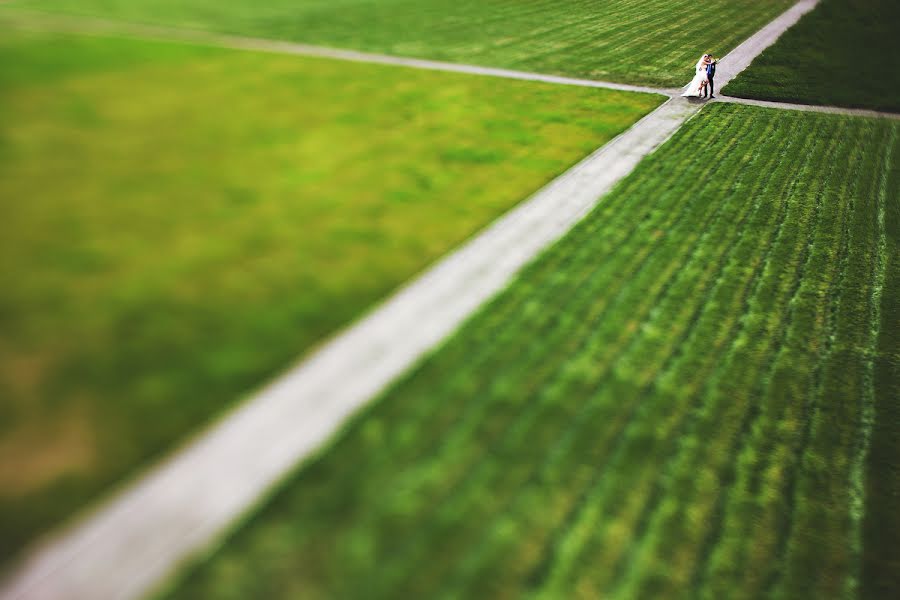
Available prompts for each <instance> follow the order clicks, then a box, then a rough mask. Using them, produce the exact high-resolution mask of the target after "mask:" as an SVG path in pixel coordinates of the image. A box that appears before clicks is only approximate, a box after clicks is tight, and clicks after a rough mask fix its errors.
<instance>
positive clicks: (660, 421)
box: [171, 104, 900, 600]
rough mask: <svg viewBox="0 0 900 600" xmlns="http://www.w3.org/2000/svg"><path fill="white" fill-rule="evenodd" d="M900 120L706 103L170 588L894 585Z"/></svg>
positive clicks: (479, 590) (330, 591)
mask: <svg viewBox="0 0 900 600" xmlns="http://www.w3.org/2000/svg"><path fill="white" fill-rule="evenodd" d="M898 130H900V123H896V122H891V121H886V120H864V119H852V118H847V117H838V116H831V115H820V114H812V113H799V112H788V111H771V110H766V109H759V108H753V107H742V106H736V105H722V104H715V105H711V106H708V107H706V108H705V109H704V110H703V111H702V113H700V115H699V116H698V117H696V118H694V119H693V120H692V121H690V122H689V123H688V124H687V125H686V126H685V127H684V128H683V129H682V130H681V131H680V132H679V133H677V134H676V136H675V137H674V138H673V139H672V140H671V141H670V142H668V143H667V144H666V145H665V146H664V147H663V148H662V149H661V150H659V151H658V152H656V153H655V154H653V155H651V156H650V157H649V158H648V159H646V160H645V161H644V162H643V163H642V164H641V165H640V166H639V167H638V168H637V170H636V171H635V172H634V173H633V174H632V175H630V176H629V177H628V178H627V179H626V180H625V181H624V182H623V183H622V184H620V185H619V186H618V187H617V188H616V190H615V191H614V192H613V193H612V194H611V195H609V196H608V197H607V198H606V199H605V200H604V201H603V202H602V204H601V205H600V206H599V207H598V208H597V209H596V210H595V211H594V212H593V213H592V214H591V215H590V216H589V217H587V218H586V219H585V220H584V221H583V222H582V223H581V224H580V225H578V226H577V227H576V228H575V229H574V230H573V231H572V232H571V233H570V234H569V235H567V236H566V237H565V238H564V239H563V240H562V241H561V242H559V243H558V244H556V245H555V246H554V247H552V248H551V249H550V250H549V251H547V252H546V253H545V254H544V255H543V256H542V257H541V258H540V259H539V260H537V261H536V262H535V263H534V264H532V265H531V266H530V267H529V268H527V269H526V270H525V271H524V273H523V274H522V275H521V276H520V277H519V279H518V280H517V281H516V282H515V283H514V284H513V285H512V286H511V287H510V288H509V289H508V290H507V291H505V292H504V293H502V294H501V295H500V296H499V297H498V298H497V299H495V300H494V301H493V302H491V303H490V305H489V306H487V307H486V308H485V309H484V310H482V311H481V312H480V313H479V314H478V315H476V316H475V317H474V318H473V319H472V320H471V321H470V322H469V323H468V324H467V325H466V326H465V327H464V328H463V329H462V330H461V331H460V332H459V333H458V334H457V335H456V336H455V337H453V338H452V339H451V340H450V341H449V342H447V343H446V344H445V345H444V346H443V347H442V348H440V349H439V350H437V351H435V352H434V353H433V355H432V356H430V357H429V358H428V359H427V360H426V361H425V362H424V363H423V364H422V365H421V366H420V367H419V368H417V369H416V370H415V371H413V372H412V373H411V374H409V375H408V376H407V377H405V378H404V379H403V381H401V382H399V383H398V384H397V385H396V386H394V387H393V389H392V390H390V391H389V392H388V393H387V394H386V395H385V396H384V397H383V398H381V399H380V400H379V401H378V402H376V403H374V404H373V405H372V406H371V407H370V408H369V409H367V410H366V411H365V413H364V414H362V415H361V416H359V417H358V418H357V419H355V420H354V421H353V422H352V423H351V424H350V425H349V426H348V427H347V428H346V429H345V430H344V432H343V433H342V434H341V435H340V436H339V438H338V439H337V440H336V441H335V443H334V444H333V445H332V446H331V447H330V448H328V449H326V450H324V451H323V452H322V453H321V454H320V456H319V457H317V458H316V459H315V460H313V461H311V463H310V464H308V465H306V466H305V467H304V468H302V469H301V470H300V471H299V472H298V473H297V474H296V475H295V476H294V477H293V478H292V479H291V480H290V481H289V482H288V483H287V484H286V485H285V486H284V487H283V489H281V490H280V491H279V492H278V493H276V494H275V495H274V496H273V497H272V499H271V500H270V501H269V502H268V503H267V504H266V505H265V506H264V507H263V508H262V510H261V512H260V513H259V514H257V515H256V516H255V517H253V518H251V519H250V521H249V522H248V523H247V524H245V525H244V526H243V527H241V528H240V529H239V530H238V531H237V533H236V534H235V535H234V536H233V537H232V538H231V539H230V540H228V541H227V542H226V543H225V544H224V546H223V547H221V548H220V549H218V551H216V552H215V554H214V555H213V556H212V557H211V558H210V559H209V560H208V561H206V562H203V563H202V564H200V565H199V566H198V567H197V568H196V570H194V571H193V572H192V573H191V574H190V575H189V576H188V577H187V579H186V580H185V581H183V582H181V583H180V584H179V586H178V587H177V589H176V590H175V591H174V592H171V597H174V598H185V599H189V598H190V599H197V598H216V599H219V600H222V599H229V598H235V599H238V598H274V597H283V598H456V597H468V598H519V597H523V596H527V597H534V598H548V599H551V598H600V597H603V598H622V599H631V598H686V599H687V598H690V599H694V598H700V599H710V600H712V599H720V598H726V597H727V598H761V597H767V598H783V599H800V598H810V599H820V598H839V597H847V598H852V597H857V596H859V595H861V594H862V595H866V596H867V597H871V598H888V597H894V596H895V595H896V592H897V591H898V590H900V586H898V582H897V571H896V569H894V570H893V571H891V570H890V567H891V566H892V565H896V560H897V556H898V551H897V547H896V544H895V543H894V541H895V540H896V539H897V534H898V528H897V524H898V522H897V516H896V492H897V489H898V485H900V478H898V473H897V467H896V449H897V446H898V433H897V428H896V418H897V417H896V415H897V406H896V404H897V398H898V393H897V392H898V385H900V331H898V327H897V324H898V322H900V320H898V315H900V303H898V298H900V293H898V292H900V205H898V198H900V178H898V175H900V171H898V166H900V142H898V133H900V131H898ZM775 132H778V135H774V133H775ZM795 157H796V158H795ZM867 450H869V451H870V452H871V460H869V461H866V460H865V456H866V451H867ZM892 498H893V499H894V500H891V499H892ZM863 515H864V517H863ZM892 540H894V541H892ZM860 573H862V574H863V575H862V577H860V575H859V574H860ZM879 586H880V587H879Z"/></svg>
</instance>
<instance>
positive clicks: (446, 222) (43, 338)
mask: <svg viewBox="0 0 900 600" xmlns="http://www.w3.org/2000/svg"><path fill="white" fill-rule="evenodd" d="M0 64H2V65H3V67H2V68H0V203H2V204H0V206H2V212H3V219H2V220H0V290H2V293H0V531H2V535H0V557H2V558H8V557H10V556H11V555H12V554H13V553H15V552H16V551H17V550H19V549H21V547H22V545H23V544H24V543H25V542H27V541H28V540H30V539H31V538H32V537H33V536H34V535H36V534H37V533H39V532H41V531H44V530H45V529H46V528H48V527H49V526H51V525H54V524H55V523H58V522H59V521H60V520H61V519H63V518H65V517H66V516H68V515H69V514H71V513H72V511H73V510H75V509H77V508H79V507H80V506H82V505H83V504H84V503H85V502H87V501H88V500H90V499H91V498H93V497H95V496H96V494H98V493H99V492H100V491H102V490H103V489H105V488H107V487H108V486H109V485H110V484H111V483H113V482H115V481H117V480H119V479H120V478H122V477H123V476H124V475H126V474H127V473H129V471H130V470H132V469H133V468H135V467H136V466H138V465H142V464H144V463H145V461H146V460H147V459H149V458H150V457H153V456H155V455H157V454H158V453H160V452H161V451H163V450H165V449H167V448H169V447H170V446H171V444H172V443H173V442H176V441H177V440H179V439H181V438H182V437H183V436H184V435H186V434H188V433H189V432H192V431H195V430H196V429H197V427H198V426H200V425H202V424H203V423H204V422H205V421H206V420H208V419H209V418H210V417H211V416H214V415H216V414H217V413H219V412H220V411H221V410H222V409H223V408H224V407H226V406H228V405H229V404H231V403H233V402H234V401H235V400H236V399H238V398H240V397H241V396H242V395H244V394H246V393H248V392H249V391H251V390H252V389H253V388H254V387H256V386H258V385H259V384H260V383H261V382H263V381H265V380H266V378H268V377H270V376H272V375H273V374H275V373H277V372H278V371H280V370H282V369H284V368H285V367H286V366H288V365H289V364H290V363H291V362H292V361H294V360H296V359H297V358H299V357H300V356H301V355H302V354H303V353H304V352H305V351H307V350H308V349H310V348H311V347H312V346H313V345H314V344H315V343H316V342H318V341H319V340H322V339H323V337H324V336H326V335H328V334H329V333H331V332H333V331H335V329H336V328H338V327H340V326H341V325H343V324H346V323H347V322H348V321H350V320H351V319H353V318H354V317H356V316H358V315H359V314H360V313H361V312H362V311H364V310H365V309H366V308H367V307H370V306H372V304H373V303H374V302H375V301H377V300H378V299H380V298H383V297H384V296H385V295H386V294H388V293H389V292H390V291H391V290H392V289H394V288H396V287H397V286H398V285H399V284H401V283H403V282H404V281H406V280H407V279H409V278H410V277H411V276H413V275H414V274H416V273H417V272H419V271H421V270H422V269H423V268H424V267H426V266H427V265H428V264H429V263H431V262H432V261H434V260H435V259H437V258H438V257H440V256H442V255H443V254H445V253H446V252H447V251H448V250H450V249H452V248H453V247H454V246H455V245H457V244H459V243H460V242H462V241H463V240H465V239H466V238H468V237H469V236H471V235H472V234H473V233H475V232H476V231H478V229H479V228H481V227H483V226H484V225H486V224H487V223H488V222H490V221H491V220H492V219H494V218H495V217H497V216H498V215H500V214H502V213H503V212H505V211H506V210H507V209H509V208H510V207H512V206H513V205H515V204H516V203H517V202H519V201H520V200H522V199H524V198H525V197H527V196H528V195H529V194H530V193H532V192H534V191H536V190H537V189H538V188H540V187H541V186H542V185H543V184H544V183H546V182H548V181H549V180H550V179H552V178H553V177H554V176H555V175H556V174H558V173H560V172H562V171H564V170H565V169H566V168H567V167H569V166H570V165H572V164H573V163H574V162H576V161H578V160H579V159H581V158H582V157H583V156H584V155H586V154H587V153H589V152H590V151H592V150H594V149H595V148H597V147H598V146H600V145H602V144H603V143H604V142H606V141H607V140H609V139H610V138H611V137H613V136H614V135H616V134H617V133H619V132H621V131H622V130H624V129H625V128H627V127H628V126H630V125H631V124H632V123H633V122H634V121H636V120H637V119H638V118H640V117H641V116H642V115H643V114H645V113H647V112H648V111H650V110H651V109H653V108H654V107H655V106H657V105H658V104H659V103H660V101H661V100H662V97H660V96H651V95H643V94H641V95H637V94H628V93H620V92H611V91H601V90H594V89H585V88H575V87H559V86H549V85H545V84H534V83H526V82H518V81H510V80H498V79H491V78H483V77H468V76H462V75H453V74H440V73H434V72H424V71H418V70H411V69H401V68H392V67H383V66H371V65H360V64H351V63H343V62H334V61H327V60H319V59H307V58H298V57H293V56H276V55H268V54H257V53H252V52H240V51H232V50H223V49H213V48H205V47H198V46H188V45H180V44H171V43H161V42H144V41H130V40H125V39H113V38H98V37H86V36H61V35H51V34H33V33H32V34H29V33H23V32H17V31H13V30H4V31H2V32H0Z"/></svg>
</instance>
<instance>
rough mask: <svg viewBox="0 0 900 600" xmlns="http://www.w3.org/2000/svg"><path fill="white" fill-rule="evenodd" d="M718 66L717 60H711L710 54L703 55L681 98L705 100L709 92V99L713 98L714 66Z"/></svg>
mask: <svg viewBox="0 0 900 600" xmlns="http://www.w3.org/2000/svg"><path fill="white" fill-rule="evenodd" d="M717 64H719V59H718V58H713V56H712V54H704V55H703V56H702V57H701V58H700V61H699V62H697V67H696V69H694V72H695V75H694V79H693V80H691V82H690V83H689V84H688V85H687V88H685V91H684V93H683V94H682V96H685V97H691V98H706V96H707V92H709V97H710V98H715V95H714V93H715V89H714V88H713V79H714V78H715V76H716V65H717Z"/></svg>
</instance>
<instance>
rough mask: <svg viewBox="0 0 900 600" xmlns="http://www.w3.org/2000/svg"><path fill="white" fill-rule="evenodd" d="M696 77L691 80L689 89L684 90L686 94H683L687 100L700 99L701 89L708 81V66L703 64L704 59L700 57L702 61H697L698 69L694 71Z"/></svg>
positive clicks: (688, 85)
mask: <svg viewBox="0 0 900 600" xmlns="http://www.w3.org/2000/svg"><path fill="white" fill-rule="evenodd" d="M694 72H695V73H696V75H694V78H693V79H692V80H691V82H690V83H689V84H687V87H686V88H685V89H684V93H683V94H682V96H683V97H685V98H689V97H690V98H699V97H700V89H701V86H702V85H703V82H704V81H706V65H705V64H703V57H702V56H701V57H700V60H699V61H697V68H696V69H694Z"/></svg>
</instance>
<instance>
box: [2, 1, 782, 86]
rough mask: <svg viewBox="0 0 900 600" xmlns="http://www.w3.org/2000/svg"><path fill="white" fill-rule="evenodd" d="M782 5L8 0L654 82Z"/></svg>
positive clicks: (733, 39) (676, 79)
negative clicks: (700, 5) (337, 3)
mask: <svg viewBox="0 0 900 600" xmlns="http://www.w3.org/2000/svg"><path fill="white" fill-rule="evenodd" d="M791 3H792V1H791V0H708V1H707V2H705V3H703V6H702V7H699V6H698V5H697V3H696V2H691V1H690V0H640V1H639V0H566V1H562V2H561V1H559V0H527V1H522V0H518V1H515V2H510V1H504V2H485V1H484V0H427V1H422V0H381V1H379V2H372V1H370V0H349V1H344V2H341V3H340V4H339V5H337V6H336V5H335V3H334V2H333V0H299V1H298V0H270V1H268V2H265V3H258V2H253V1H252V0H237V1H231V2H225V3H223V2H219V1H217V0H189V1H187V2H170V1H168V0H137V1H129V2H108V1H105V0H13V1H12V2H11V3H10V6H11V7H13V8H17V7H20V8H29V9H40V10H49V11H60V12H67V13H75V14H88V15H100V16H104V17H114V18H121V19H125V20H129V21H137V22H150V23H157V24H166V25H177V26H182V27H193V28H202V29H210V30H216V31H225V32H229V33H237V34H244V35H253V36H261V37H269V38H277V39H286V40H295V41H302V42H310V43H316V44H324V45H329V46H338V47H346V48H355V49H361V50H369V51H378V52H387V53H391V54H398V55H403V56H416V57H424V58H432V59H439V60H448V61H453V62H461V63H476V64H483V65H490V66H498V67H507V68H513V69H522V70H527V71H538V72H546V73H558V74H563V75H571V76H577V77H588V78H594V79H601V80H611V81H622V82H627V83H638V84H653V85H663V86H675V85H684V84H686V83H687V82H688V81H690V79H691V77H692V76H693V73H692V69H693V65H694V64H695V63H696V62H697V58H698V57H699V56H700V55H701V54H703V53H704V52H712V53H714V54H716V55H717V56H722V55H724V54H726V53H727V52H728V51H729V50H730V49H732V48H734V47H735V46H737V45H738V44H739V43H741V42H742V41H743V40H744V39H746V38H747V37H749V36H750V35H752V34H753V33H755V32H756V31H757V30H759V29H760V28H762V27H763V26H764V25H765V24H766V23H768V22H769V21H771V20H772V19H773V18H774V17H775V16H777V15H778V14H779V13H781V12H782V11H784V10H786V9H787V8H788V7H789V6H790V5H791Z"/></svg>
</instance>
